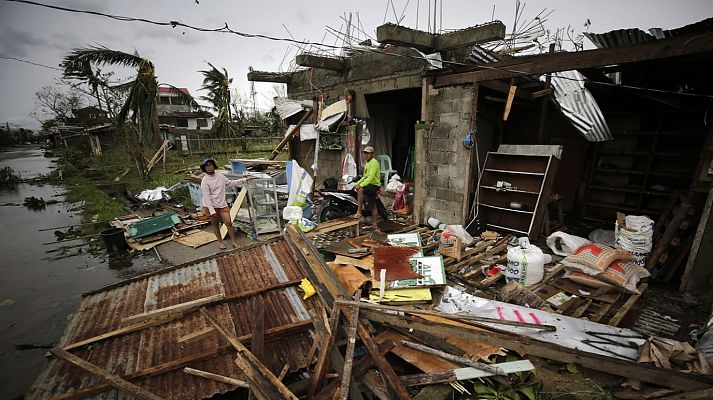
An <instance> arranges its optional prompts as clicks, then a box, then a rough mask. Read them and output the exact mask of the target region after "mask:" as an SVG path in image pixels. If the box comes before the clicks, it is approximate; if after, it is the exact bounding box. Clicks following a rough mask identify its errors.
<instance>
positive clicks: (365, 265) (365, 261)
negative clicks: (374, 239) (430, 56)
mask: <svg viewBox="0 0 713 400" xmlns="http://www.w3.org/2000/svg"><path fill="white" fill-rule="evenodd" d="M334 262H335V263H336V264H346V265H353V266H355V267H358V268H361V269H368V270H369V271H372V270H373V269H374V256H373V255H368V256H366V257H364V258H361V259H359V258H353V257H345V256H342V255H337V257H336V258H335V259H334Z"/></svg>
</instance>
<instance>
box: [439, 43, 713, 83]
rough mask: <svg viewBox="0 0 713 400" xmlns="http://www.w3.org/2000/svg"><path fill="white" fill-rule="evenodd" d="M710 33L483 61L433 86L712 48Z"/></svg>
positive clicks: (442, 77) (609, 63) (593, 66)
mask: <svg viewBox="0 0 713 400" xmlns="http://www.w3.org/2000/svg"><path fill="white" fill-rule="evenodd" d="M712 33H713V32H709V33H707V34H699V35H695V36H693V37H691V36H686V37H680V38H674V39H662V40H656V41H653V42H648V43H644V44H638V45H632V46H625V47H617V48H606V49H595V50H584V51H577V52H571V53H569V52H568V53H564V52H563V53H556V54H553V55H550V54H542V55H536V56H527V57H518V58H516V59H513V60H507V61H501V62H496V63H491V64H487V65H485V66H484V68H482V67H481V68H482V69H480V70H477V71H470V72H461V73H456V74H444V75H437V76H436V77H435V83H434V86H436V87H439V86H449V85H460V84H466V83H475V82H482V81H490V80H494V79H508V78H512V77H516V76H522V75H541V74H546V73H550V72H558V71H568V70H572V69H586V68H596V67H603V66H607V65H614V64H625V63H632V62H638V61H648V60H656V59H661V58H668V57H677V56H687V55H693V54H700V53H707V52H713V40H711V39H712V38H711V34H712Z"/></svg>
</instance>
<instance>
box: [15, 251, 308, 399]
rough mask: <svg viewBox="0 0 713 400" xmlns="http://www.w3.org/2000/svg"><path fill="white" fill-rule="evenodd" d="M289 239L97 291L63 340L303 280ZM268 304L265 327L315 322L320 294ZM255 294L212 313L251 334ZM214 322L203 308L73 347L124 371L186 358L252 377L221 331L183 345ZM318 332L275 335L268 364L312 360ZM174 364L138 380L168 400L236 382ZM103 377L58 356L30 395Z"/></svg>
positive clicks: (287, 292)
mask: <svg viewBox="0 0 713 400" xmlns="http://www.w3.org/2000/svg"><path fill="white" fill-rule="evenodd" d="M287 246H288V245H287V243H286V242H285V240H284V239H282V238H280V239H279V240H276V241H274V242H268V243H267V244H262V245H258V246H254V247H251V248H247V249H245V250H241V251H238V252H236V253H234V254H232V255H228V256H218V257H215V258H212V259H208V260H204V261H200V262H195V263H192V264H190V265H185V266H180V267H172V268H167V269H165V270H162V271H157V272H156V273H153V274H149V275H146V276H143V277H138V278H135V279H132V280H130V281H126V282H124V283H122V284H119V285H113V286H110V287H107V288H106V289H104V290H101V291H98V292H94V293H90V294H89V295H87V296H86V297H85V298H84V299H83V300H82V303H81V305H80V308H79V310H78V312H77V313H76V314H75V315H74V316H73V318H72V320H71V321H70V322H69V324H68V327H67V329H66V330H65V334H64V336H63V337H62V339H61V341H60V346H66V345H68V344H71V343H76V342H78V341H80V340H84V339H88V338H92V337H95V336H97V335H101V334H104V333H107V332H111V331H113V330H115V329H118V328H120V327H122V326H124V325H122V319H123V318H126V317H129V316H133V315H136V314H141V313H144V312H147V311H151V310H157V309H161V308H165V307H168V306H172V305H176V304H181V303H185V302H188V301H191V300H197V299H201V298H205V297H208V296H212V295H216V294H224V295H225V296H227V297H230V296H235V295H239V294H241V293H245V292H249V291H253V290H258V289H261V288H265V287H268V286H272V285H275V284H278V283H281V282H288V281H294V280H297V279H301V278H303V277H304V276H303V273H302V271H301V270H300V268H299V266H298V264H297V263H296V262H295V260H294V259H293V256H292V253H291V252H290V250H289V248H288V247H287ZM258 296H260V297H262V300H263V301H264V302H265V307H264V309H265V329H266V330H267V329H270V328H276V327H281V326H284V325H287V324H291V323H295V322H300V321H305V320H308V319H309V317H308V315H307V311H306V310H307V309H308V308H309V309H312V308H314V307H315V300H314V299H308V300H306V301H303V300H302V299H301V297H300V296H299V295H298V294H297V292H296V290H295V288H294V287H290V288H286V289H280V290H273V291H270V292H266V293H261V294H258ZM253 299H254V297H247V298H242V299H239V300H236V301H233V302H229V303H224V304H215V305H210V306H209V307H208V308H209V311H210V312H211V313H212V314H213V315H214V316H215V317H216V319H217V320H218V321H219V322H220V323H221V324H223V326H225V327H226V328H227V329H228V330H229V331H230V332H231V333H233V334H234V335H235V336H242V335H247V334H250V333H251V326H252V306H253V301H254V300H253ZM206 327H208V323H207V322H206V321H205V320H204V318H203V317H202V316H201V315H200V313H198V312H191V313H188V314H186V315H185V316H184V317H182V318H180V319H176V320H173V321H171V322H168V323H164V324H162V325H158V326H155V327H151V328H146V329H144V330H141V331H137V332H133V333H129V334H126V335H123V336H117V337H114V338H111V339H107V340H104V341H100V342H96V343H94V344H92V345H90V346H86V347H83V348H80V349H77V350H74V351H73V352H74V353H75V354H76V355H78V356H79V357H82V358H84V359H85V360H87V361H89V362H91V363H93V364H95V365H97V366H99V367H102V368H104V369H106V370H107V371H109V372H111V373H114V374H117V375H119V376H126V375H131V374H137V373H145V372H147V371H149V370H151V369H152V368H157V367H160V366H162V365H166V363H171V362H174V363H175V362H176V360H181V359H184V358H186V357H189V358H193V359H196V360H195V361H191V362H189V363H188V364H187V365H190V366H191V367H193V368H197V369H201V370H205V371H209V372H213V373H216V374H220V375H225V376H230V377H235V378H238V379H244V377H243V376H242V374H241V372H240V370H239V369H238V367H237V366H236V365H235V363H234V361H233V360H234V355H233V354H234V353H233V352H232V351H231V350H230V348H229V346H228V343H227V341H225V340H224V339H223V338H221V337H219V336H216V335H213V336H210V337H208V338H205V339H202V340H199V341H197V342H193V343H184V344H178V342H177V340H178V338H179V337H181V336H184V335H187V334H190V333H192V332H196V331H198V330H201V329H203V328H206ZM310 335H311V333H310V332H308V331H306V330H304V329H300V330H297V331H294V332H291V333H290V334H289V335H281V336H279V337H275V338H268V339H267V340H269V342H270V343H269V345H267V346H266V348H268V349H269V351H266V354H265V357H264V360H263V362H264V363H265V365H266V366H267V367H268V368H270V369H271V370H272V371H273V372H275V373H278V372H279V371H280V370H281V369H282V367H283V366H284V365H285V364H289V365H290V369H291V370H293V371H294V370H297V369H299V368H303V367H305V366H306V365H307V360H306V354H307V352H308V351H309V348H310V346H311V344H312V339H311V337H310ZM183 366H185V365H182V366H180V367H177V368H175V369H173V370H170V371H166V372H161V373H159V374H156V375H154V376H146V377H141V378H138V379H133V380H132V381H133V382H134V383H136V384H138V385H140V386H142V387H144V388H145V389H147V390H148V391H150V392H152V393H154V394H156V395H158V396H161V397H163V398H166V399H201V398H207V397H210V396H213V395H215V394H217V393H225V392H228V391H230V390H232V387H231V386H229V385H226V384H223V383H218V382H214V381H210V380H207V379H203V378H199V377H196V376H192V375H188V374H185V373H183V372H182V367H183ZM99 383H101V382H100V381H99V380H98V379H97V378H95V377H93V376H91V375H90V374H88V373H86V372H84V371H83V370H81V369H79V368H77V367H75V366H73V365H71V364H69V363H66V362H64V361H61V360H58V359H56V358H54V359H52V360H51V361H50V362H49V363H48V364H47V366H46V367H45V369H44V370H43V372H42V373H41V374H40V376H39V377H38V378H37V381H36V382H35V385H34V386H33V387H32V389H31V390H30V392H29V393H28V398H32V399H48V398H52V397H54V396H57V395H60V394H64V393H70V392H74V391H76V390H79V389H83V388H87V387H91V386H94V385H97V384H99ZM93 398H98V399H99V398H101V399H121V398H126V395H123V394H121V393H117V391H116V390H108V391H105V392H103V393H101V394H95V395H94V397H93Z"/></svg>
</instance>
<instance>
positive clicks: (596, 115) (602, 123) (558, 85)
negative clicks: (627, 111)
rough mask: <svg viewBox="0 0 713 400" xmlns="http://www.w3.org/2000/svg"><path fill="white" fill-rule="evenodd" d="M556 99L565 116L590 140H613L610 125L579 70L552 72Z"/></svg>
mask: <svg viewBox="0 0 713 400" xmlns="http://www.w3.org/2000/svg"><path fill="white" fill-rule="evenodd" d="M552 88H553V89H554V92H555V93H554V94H555V97H554V101H555V102H556V103H557V104H558V105H559V107H560V109H561V110H562V112H563V113H564V116H565V117H566V118H567V119H568V120H569V121H570V122H571V123H572V125H574V127H575V128H576V129H577V130H578V131H579V132H580V133H582V135H583V136H584V138H585V139H587V140H589V141H590V142H603V141H606V140H612V139H613V138H612V135H611V131H610V130H609V125H607V121H606V120H605V119H604V115H602V111H601V110H600V109H599V105H598V104H597V101H596V100H595V99H594V96H592V94H591V93H590V92H589V90H587V88H586V87H584V76H582V74H580V73H579V72H578V71H562V72H557V73H554V74H552Z"/></svg>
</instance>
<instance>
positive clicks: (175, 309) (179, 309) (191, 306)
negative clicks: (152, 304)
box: [121, 293, 225, 324]
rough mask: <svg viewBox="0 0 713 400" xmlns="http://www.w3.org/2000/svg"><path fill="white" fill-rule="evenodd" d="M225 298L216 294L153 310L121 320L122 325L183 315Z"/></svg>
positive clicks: (222, 294)
mask: <svg viewBox="0 0 713 400" xmlns="http://www.w3.org/2000/svg"><path fill="white" fill-rule="evenodd" d="M224 297H225V294H224V293H219V294H215V295H213V296H208V297H203V298H200V299H195V300H191V301H187V302H185V303H180V304H175V305H172V306H168V307H164V308H159V309H158V310H152V311H148V312H145V313H141V314H136V315H131V316H128V317H124V318H122V319H121V323H122V324H126V323H133V322H138V321H146V320H149V319H153V318H161V317H164V316H166V315H171V314H183V313H185V312H188V311H190V310H195V309H198V308H201V307H203V306H204V305H206V304H211V303H215V302H216V301H217V300H222V299H223V298H224Z"/></svg>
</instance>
